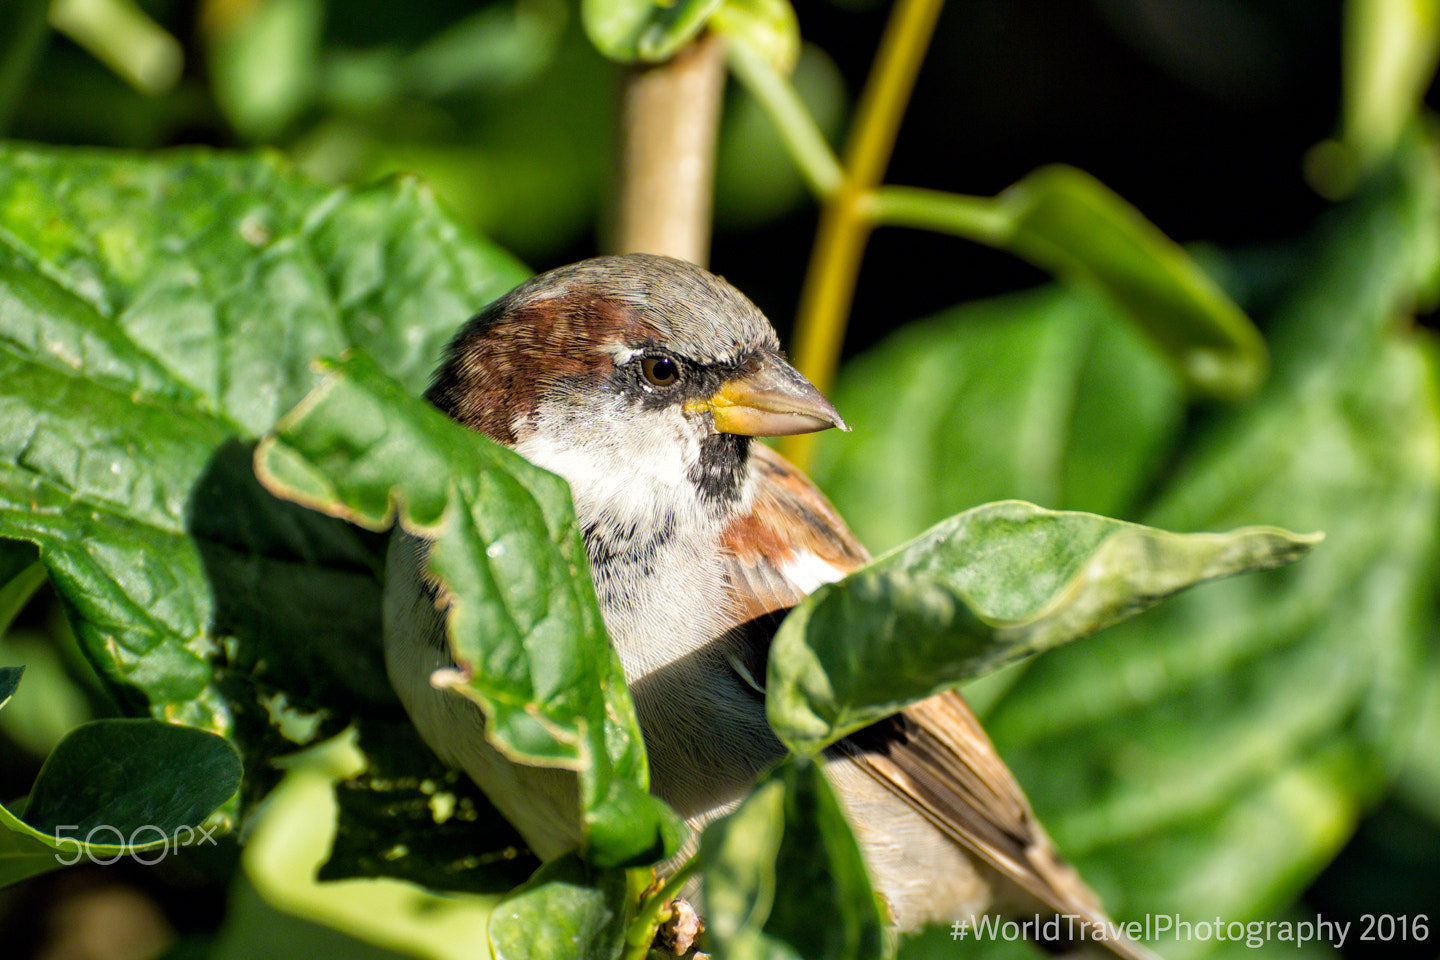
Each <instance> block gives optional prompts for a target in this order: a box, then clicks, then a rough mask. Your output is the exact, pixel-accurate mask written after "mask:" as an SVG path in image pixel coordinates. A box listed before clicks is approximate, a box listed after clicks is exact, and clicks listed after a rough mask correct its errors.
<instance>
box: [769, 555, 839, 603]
mask: <svg viewBox="0 0 1440 960" xmlns="http://www.w3.org/2000/svg"><path fill="white" fill-rule="evenodd" d="M780 575H781V576H783V577H784V578H785V579H786V580H789V581H790V582H791V583H793V584H794V585H795V586H796V588H797V589H799V590H801V591H803V592H805V593H814V592H815V591H816V590H818V589H820V588H821V587H823V586H824V585H825V584H827V583H834V582H835V581H836V580H839V579H841V578H843V577H844V576H845V571H844V570H841V569H839V568H838V567H835V566H833V565H832V564H829V563H826V562H825V561H824V560H822V559H820V558H819V557H818V556H816V555H815V554H813V553H811V552H810V551H809V550H801V551H800V552H799V553H797V554H795V556H794V557H792V558H791V559H789V560H787V561H785V562H784V563H782V564H780Z"/></svg>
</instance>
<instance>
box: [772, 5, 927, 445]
mask: <svg viewBox="0 0 1440 960" xmlns="http://www.w3.org/2000/svg"><path fill="white" fill-rule="evenodd" d="M943 2H944V0H899V2H898V3H897V4H896V6H895V10H894V12H893V13H892V14H891V15H890V22H889V23H888V24H887V25H886V27H885V35H884V36H883V37H882V38H881V40H880V50H879V52H878V53H877V54H876V57H875V66H874V67H873V68H872V69H871V72H870V78H869V80H868V81H867V82H866V84H865V90H864V92H863V93H862V94H861V97H860V104H859V107H858V108H857V110H856V115H855V124H854V127H853V128H852V131H851V136H850V139H849V141H848V142H847V144H846V149H845V155H844V169H843V175H842V179H841V183H840V186H839V188H838V189H837V190H836V191H835V192H834V193H833V194H831V195H830V196H829V198H828V199H827V201H826V203H825V206H824V208H823V209H822V210H821V212H820V225H819V228H818V230H817V231H816V237H815V247H814V249H813V250H812V251H811V255H810V266H809V268H808V271H807V273H806V277H805V287H804V290H803V292H802V293H801V298H800V310H799V315H798V317H797V320H796V330H795V350H794V355H795V361H796V365H797V366H798V367H799V368H800V370H801V372H802V373H804V374H805V375H806V376H808V377H809V378H810V380H811V381H812V382H813V383H814V384H815V385H816V386H817V387H819V388H820V389H821V390H822V391H824V390H828V389H829V387H830V385H831V383H832V382H833V381H834V379H835V368H836V366H837V365H838V363H839V360H840V347H841V343H842V342H843V340H844V337H845V325H846V321H847V320H848V318H849V314H850V306H851V303H852V302H853V301H854V297H855V283H856V279H857V277H858V275H859V271H860V260H861V258H862V256H863V255H864V252H865V243H866V241H867V240H868V239H869V236H870V230H871V229H872V227H873V226H874V223H873V221H872V220H871V206H870V203H869V199H870V196H871V194H872V193H873V191H874V190H875V189H876V187H878V186H879V185H880V181H881V179H882V178H883V177H884V176H885V169H886V167H887V166H889V163H890V155H891V154H892V153H893V152H894V149H895V137H896V134H897V133H898V132H899V129H900V121H901V119H902V117H903V116H904V113H905V106H906V104H907V103H908V102H909V100H910V93H911V91H912V90H913V89H914V87H915V77H916V75H917V74H918V73H919V72H920V63H921V61H922V60H923V59H924V57H925V50H926V48H927V47H928V46H929V45H930V37H931V35H932V34H933V33H934V31H935V21H936V20H937V19H939V16H940V8H941V6H942V5H943ZM781 449H782V450H783V451H784V452H785V454H786V455H787V456H788V457H790V459H791V460H794V461H795V462H796V464H797V465H799V466H801V467H804V466H805V465H806V464H807V463H808V462H809V460H810V456H811V452H812V451H813V449H814V435H813V434H804V435H802V436H798V437H787V438H786V439H785V441H784V442H783V443H782V448H781Z"/></svg>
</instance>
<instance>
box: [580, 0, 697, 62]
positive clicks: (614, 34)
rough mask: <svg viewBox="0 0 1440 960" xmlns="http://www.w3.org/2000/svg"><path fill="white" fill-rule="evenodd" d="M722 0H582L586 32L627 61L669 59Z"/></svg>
mask: <svg viewBox="0 0 1440 960" xmlns="http://www.w3.org/2000/svg"><path fill="white" fill-rule="evenodd" d="M720 3H721V0H671V2H659V0H581V2H580V17H581V20H582V22H583V23H584V24H585V33H586V35H587V36H589V37H590V41H591V42H592V43H594V44H595V46H596V48H597V49H599V51H600V52H601V53H603V54H604V55H605V56H607V57H609V58H610V59H612V60H619V61H621V62H623V63H633V62H635V61H642V62H645V63H658V62H660V61H661V60H668V59H670V58H671V57H672V56H674V55H675V54H676V53H678V52H679V50H680V48H681V47H683V46H685V44H687V43H689V42H690V41H691V40H693V39H695V35H696V34H698V33H699V32H700V29H701V28H702V27H704V26H705V21H706V19H707V18H708V17H709V16H710V15H711V14H712V13H714V12H715V10H716V8H718V7H719V6H720Z"/></svg>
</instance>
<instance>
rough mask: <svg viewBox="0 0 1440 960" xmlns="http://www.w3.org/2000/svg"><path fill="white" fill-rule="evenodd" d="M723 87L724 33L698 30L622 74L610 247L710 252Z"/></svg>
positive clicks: (688, 255) (696, 257) (692, 257)
mask: <svg viewBox="0 0 1440 960" xmlns="http://www.w3.org/2000/svg"><path fill="white" fill-rule="evenodd" d="M724 88H725V59H724V51H723V49H722V40H721V38H720V37H719V36H718V35H716V34H703V35H701V37H700V38H699V39H698V40H696V41H695V42H694V43H693V44H691V45H690V46H688V47H686V48H685V49H684V50H682V51H680V53H678V54H676V55H675V56H674V57H673V58H672V59H670V60H668V61H667V62H665V63H662V64H658V65H656V66H649V67H639V68H636V69H634V70H632V71H631V72H630V74H629V76H627V77H626V80H625V104H624V117H623V119H622V123H621V141H622V142H621V146H620V165H621V170H620V193H619V198H618V209H617V211H616V217H615V232H614V234H613V236H611V237H610V238H608V242H607V243H606V244H605V245H606V247H607V248H608V249H609V251H610V252H612V253H635V252H640V253H663V254H666V255H667V256H671V257H679V258H680V259H682V260H689V261H691V262H692V263H698V264H701V265H702V266H703V265H704V264H705V263H706V262H707V261H708V260H709V258H710V222H711V207H712V204H713V195H714V184H715V138H716V131H717V130H718V128H719V126H720V97H721V93H722V92H723V91H724Z"/></svg>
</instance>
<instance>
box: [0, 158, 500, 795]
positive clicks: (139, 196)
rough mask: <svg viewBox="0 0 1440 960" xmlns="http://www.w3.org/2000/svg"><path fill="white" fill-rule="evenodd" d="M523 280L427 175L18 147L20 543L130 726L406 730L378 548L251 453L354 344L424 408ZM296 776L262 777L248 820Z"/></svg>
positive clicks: (6, 213)
mask: <svg viewBox="0 0 1440 960" xmlns="http://www.w3.org/2000/svg"><path fill="white" fill-rule="evenodd" d="M524 275H525V272H524V270H523V269H522V268H520V267H519V266H518V265H516V264H515V262H514V261H513V260H512V259H511V258H510V257H509V256H507V255H506V254H504V253H503V252H501V251H499V250H498V249H496V248H494V247H490V246H488V245H486V244H484V243H482V242H480V241H478V240H475V239H473V238H469V237H466V236H465V235H464V234H463V233H462V232H461V231H460V229H459V228H458V227H456V226H455V224H454V223H453V222H451V221H450V220H449V219H447V218H446V217H445V216H444V215H443V214H441V213H440V212H439V210H438V208H437V206H436V204H435V201H434V199H433V197H432V196H431V195H430V193H429V191H428V190H427V189H426V188H424V187H423V186H421V185H420V184H419V183H418V182H416V181H415V180H413V179H406V178H401V179H396V180H393V181H390V182H387V183H383V184H380V185H377V186H374V187H369V188H364V189H359V190H335V189H331V188H327V187H322V186H319V185H316V184H314V183H311V182H309V181H307V180H305V179H304V178H302V177H299V176H297V175H295V174H293V173H292V172H290V171H289V170H287V169H286V168H285V167H284V166H283V165H282V164H281V163H280V162H279V161H278V160H277V159H276V158H274V157H264V156H260V157H257V156H242V155H226V154H218V153H215V152H212V151H206V150H186V151H175V152H172V153H168V154H165V155H162V156H158V157H153V158H139V157H134V156H127V155H124V154H118V153H112V152H108V151H100V150H58V149H57V150H44V151H42V150H37V149H31V148H25V147H21V146H15V145H4V146H0V303H3V304H4V309H3V310H0V340H3V342H4V344H5V349H4V350H0V537H4V538H12V539H17V540H22V541H28V542H29V543H31V544H34V545H36V546H38V548H39V553H38V555H39V559H40V561H41V563H42V564H43V565H44V570H45V572H46V574H47V575H48V576H49V578H50V580H51V582H52V584H53V585H54V588H55V590H56V591H57V593H58V594H59V595H60V597H61V599H62V601H63V603H64V607H65V610H66V613H67V614H68V615H69V617H70V619H71V621H72V623H73V625H74V627H75V633H76V636H77V639H78V642H79V645H80V647H81V649H82V650H83V652H84V654H85V656H86V657H87V659H88V660H89V661H90V662H91V664H92V665H93V666H94V667H95V669H96V672H97V673H98V674H99V676H100V677H101V679H102V680H103V681H104V682H105V684H106V686H107V688H108V690H109V692H110V693H111V694H113V695H114V697H115V699H116V700H117V701H118V702H119V704H120V705H121V706H122V707H123V708H124V709H125V710H127V711H129V712H133V713H140V714H145V713H148V714H150V715H151V716H155V717H161V718H165V719H168V720H172V721H177V722H182V723H186V724H190V725H194V726H199V727H202V728H205V729H210V730H213V731H216V732H220V733H223V734H224V735H226V736H227V737H229V738H231V739H232V740H233V741H234V742H235V743H236V744H237V745H238V746H240V747H241V749H242V750H243V751H244V752H245V754H246V756H247V757H250V758H253V759H255V760H260V759H268V758H270V757H273V756H275V755H277V754H282V753H287V752H290V751H293V750H295V749H296V748H297V746H298V745H299V744H301V743H304V742H310V741H312V740H314V739H317V738H319V737H321V736H324V735H326V734H329V733H333V732H335V731H337V730H338V729H340V728H341V727H343V726H344V725H345V724H346V723H347V722H349V718H350V716H351V715H352V714H354V713H356V712H362V711H364V710H365V709H374V708H375V707H376V706H377V705H382V704H383V705H384V707H385V708H386V709H393V705H392V704H393V695H392V694H391V692H390V690H389V685H388V683H387V682H386V680H385V676H384V667H383V664H382V663H381V658H380V654H379V651H378V649H377V645H376V644H375V643H374V637H375V636H377V635H378V633H379V622H380V582H379V571H380V570H381V568H382V565H383V555H384V554H383V552H384V545H385V541H384V539H383V538H381V537H377V536H372V535H368V534H365V533H364V532H363V531H358V530H356V529H355V528H353V527H351V526H349V525H347V524H344V523H340V522H338V521H334V520H331V519H329V518H326V517H322V516H320V515H318V514H315V513H313V512H311V511H308V510H304V509H302V508H299V507H297V506H295V505H293V504H288V503H285V502H282V501H279V500H277V499H276V498H274V497H273V496H272V495H270V494H269V493H268V492H267V491H265V490H264V489H263V488H262V487H261V486H260V485H259V483H258V481H257V480H256V479H255V476H254V470H253V463H252V450H253V438H255V437H258V436H259V434H260V433H262V432H263V431H265V430H267V429H268V428H269V427H270V426H271V425H272V424H273V423H274V421H275V419H276V418H277V417H278V416H279V415H280V413H281V412H283V411H285V410H287V409H289V408H290V407H292V406H293V405H294V404H295V403H297V402H298V401H299V400H300V399H301V398H302V397H303V396H304V395H305V394H306V393H307V392H308V391H309V389H310V388H311V387H312V386H313V385H314V384H315V383H316V382H317V379H318V376H317V373H316V371H315V370H314V369H313V368H312V362H313V360H314V359H315V357H316V356H318V355H321V354H330V353H338V352H341V351H343V350H345V349H346V348H348V347H349V346H351V345H352V344H354V343H358V342H364V343H365V344H367V347H368V348H369V349H370V350H372V351H373V352H374V354H375V355H376V356H377V357H378V358H379V360H380V362H381V363H382V364H383V365H384V367H385V368H386V369H387V370H388V371H389V372H390V373H391V374H392V375H394V376H396V377H398V378H400V380H401V381H402V382H404V383H405V384H406V385H407V387H408V388H409V389H411V390H415V391H418V390H420V389H422V388H423V386H424V384H425V383H426V382H427V381H428V378H429V376H430V373H431V370H432V368H433V365H434V364H435V362H436V360H437V358H438V357H439V355H440V353H441V350H442V347H443V344H444V343H445V342H446V341H447V340H448V338H449V337H450V336H451V335H452V334H453V332H454V330H455V329H456V328H457V327H458V326H459V324H460V323H462V322H463V321H464V319H465V318H466V317H468V316H470V315H471V314H473V313H474V311H475V310H476V309H478V308H479V307H480V306H482V305H483V304H485V303H486V302H488V301H489V300H491V299H493V298H494V297H495V296H497V295H499V294H500V293H503V292H504V291H505V290H507V289H509V288H510V287H511V286H513V285H514V283H516V282H517V281H518V280H519V279H521V278H523V276H524ZM5 542H7V543H8V542H9V540H6V541H5ZM7 555H8V549H7ZM7 569H8V568H7ZM276 776H277V774H276V773H275V772H274V770H273V768H272V767H271V765H270V764H268V763H264V762H252V763H249V764H247V782H246V786H245V793H244V795H245V799H246V800H247V801H252V802H253V801H255V800H258V799H259V798H260V797H261V796H263V795H264V793H265V792H266V790H268V789H269V787H270V785H271V784H272V783H273V781H274V779H275V778H276Z"/></svg>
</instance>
